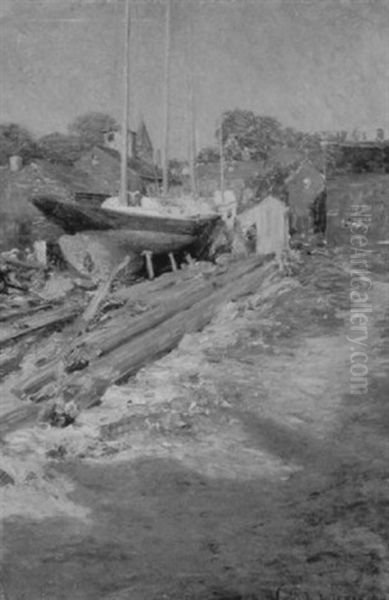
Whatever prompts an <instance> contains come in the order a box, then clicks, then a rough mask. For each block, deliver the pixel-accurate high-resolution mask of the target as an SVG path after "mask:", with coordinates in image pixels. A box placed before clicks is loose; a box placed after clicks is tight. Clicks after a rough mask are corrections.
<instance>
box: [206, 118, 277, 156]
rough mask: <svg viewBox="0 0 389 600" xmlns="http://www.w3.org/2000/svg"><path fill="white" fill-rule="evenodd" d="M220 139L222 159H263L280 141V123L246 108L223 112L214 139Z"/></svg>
mask: <svg viewBox="0 0 389 600" xmlns="http://www.w3.org/2000/svg"><path fill="white" fill-rule="evenodd" d="M220 127H221V134H222V135H221V137H222V141H223V148H224V154H225V158H226V160H242V159H243V156H244V155H248V156H249V158H250V159H253V160H258V159H260V160H266V158H267V157H268V156H269V153H270V151H271V149H272V148H273V147H274V146H276V145H280V144H282V131H283V130H282V126H281V124H280V123H279V121H277V119H275V118H273V117H267V116H260V115H256V114H255V113H254V112H252V111H250V110H241V109H239V108H236V109H235V110H230V111H226V112H224V113H223V114H222V117H221V125H219V127H218V128H217V130H216V138H217V139H220Z"/></svg>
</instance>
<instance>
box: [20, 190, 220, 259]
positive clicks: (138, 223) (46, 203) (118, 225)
mask: <svg viewBox="0 0 389 600" xmlns="http://www.w3.org/2000/svg"><path fill="white" fill-rule="evenodd" d="M31 201H32V203H33V204H34V206H36V207H37V208H38V209H39V210H40V211H41V212H42V213H43V214H44V215H45V216H46V217H47V218H48V219H49V220H50V221H53V222H54V223H56V224H57V225H59V226H60V227H62V229H63V230H64V231H65V232H66V233H68V234H75V233H81V232H84V231H96V230H97V231H110V230H111V231H112V230H114V231H112V233H114V232H115V233H114V235H115V237H116V236H119V237H120V238H122V239H123V241H124V238H125V239H126V243H127V245H128V247H129V248H131V249H132V250H134V251H143V250H151V251H153V252H159V253H163V252H172V251H176V250H179V249H181V248H185V247H188V246H190V245H192V244H193V243H194V242H196V240H197V239H198V238H199V236H201V235H202V234H204V233H205V232H206V230H207V229H209V228H212V226H213V224H214V223H216V221H217V220H218V217H217V216H214V215H211V216H209V217H202V218H192V219H179V218H172V217H163V216H156V215H147V214H134V215H128V214H125V213H119V212H116V211H113V210H106V209H103V208H98V207H96V206H86V205H85V204H77V203H70V202H68V203H66V202H63V201H61V200H57V199H55V198H50V197H46V196H45V197H37V198H33V199H32V200H31Z"/></svg>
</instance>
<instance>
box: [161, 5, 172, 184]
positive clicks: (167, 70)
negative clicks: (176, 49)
mask: <svg viewBox="0 0 389 600" xmlns="http://www.w3.org/2000/svg"><path fill="white" fill-rule="evenodd" d="M170 14H171V0H167V4H166V33H165V80H164V88H165V98H164V102H165V114H164V123H163V152H162V192H163V195H164V196H167V193H168V186H169V181H168V177H169V169H168V161H169V158H168V150H169V100H170Z"/></svg>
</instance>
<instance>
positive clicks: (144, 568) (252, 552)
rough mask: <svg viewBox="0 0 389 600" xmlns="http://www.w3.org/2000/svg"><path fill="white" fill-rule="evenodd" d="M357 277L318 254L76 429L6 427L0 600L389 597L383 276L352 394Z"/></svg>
mask: <svg viewBox="0 0 389 600" xmlns="http://www.w3.org/2000/svg"><path fill="white" fill-rule="evenodd" d="M349 269H350V266H349V263H348V258H347V255H346V254H342V253H339V252H338V253H331V254H330V255H328V256H324V255H320V254H317V255H314V256H307V257H305V258H304V259H303V263H302V264H300V266H299V268H298V269H296V270H295V271H296V273H295V275H294V276H289V277H281V276H279V275H277V276H272V277H271V278H269V280H268V281H267V282H266V285H264V286H263V287H262V288H261V290H259V291H258V293H257V294H256V295H254V296H250V297H247V298H245V299H244V300H241V301H239V302H238V303H235V304H232V303H231V304H229V305H226V306H225V307H224V308H223V309H222V311H221V312H220V314H219V316H218V318H217V319H216V320H214V322H213V323H212V324H211V325H210V326H209V327H207V328H206V329H205V330H204V331H203V332H201V333H199V334H195V335H190V336H187V337H186V338H184V340H183V341H182V343H181V344H180V346H179V348H178V349H176V350H175V351H174V352H172V353H170V354H169V355H167V356H166V357H164V358H162V359H161V360H159V361H158V362H156V363H154V364H153V365H150V366H149V367H147V368H145V369H143V370H142V371H140V372H139V373H138V375H137V376H136V377H135V378H133V379H132V380H130V381H129V382H127V383H126V384H124V385H122V386H112V387H111V388H110V389H109V390H108V391H107V393H106V395H105V397H104V401H103V403H102V404H101V406H100V407H98V408H95V409H92V410H90V411H88V412H85V413H83V414H81V415H80V417H79V419H78V420H77V422H76V423H75V425H73V426H70V427H67V428H65V429H61V430H58V429H46V428H43V427H42V426H41V427H39V426H34V427H29V428H24V429H22V430H18V431H16V432H13V433H11V434H9V435H8V436H7V437H6V438H5V439H4V440H3V441H2V446H1V451H2V454H1V459H2V463H1V465H0V466H1V467H2V468H3V469H4V470H5V471H6V472H7V473H8V474H10V475H11V476H12V478H13V480H14V484H9V485H5V486H4V487H2V488H1V490H0V492H1V495H2V497H1V499H0V500H1V504H0V510H1V511H2V514H3V527H2V536H1V541H2V586H3V592H2V593H3V596H1V593H0V598H5V599H7V600H38V599H39V600H43V599H47V600H157V599H158V600H162V599H165V600H211V599H213V600H239V599H240V600H243V599H245V600H262V599H268V600H270V599H276V598H278V599H280V600H282V599H284V598H285V599H286V598H295V599H297V598H306V599H308V598H315V599H316V598H317V599H319V598H321V599H323V600H324V599H327V598H328V599H330V598H331V599H333V598H339V599H340V598H342V599H343V598H346V597H348V598H350V597H353V598H358V599H359V598H360V599H362V598H363V599H368V598H369V599H370V598H371V599H372V598H376V599H378V598H380V599H381V598H382V599H383V598H389V555H388V540H389V467H388V464H389V462H388V459H389V442H388V439H389V438H388V431H389V409H388V404H387V398H388V397H387V395H386V394H387V393H388V391H389V378H388V369H387V365H388V355H387V345H388V343H389V327H388V323H389V321H388V317H389V282H388V281H386V280H385V279H386V278H385V276H384V275H383V273H382V269H381V272H380V273H378V271H375V270H372V272H371V279H372V281H373V283H374V285H373V288H372V289H371V290H370V292H369V302H370V303H371V305H372V312H371V313H369V322H368V326H367V333H368V336H367V339H365V340H363V343H364V344H366V345H365V346H362V347H363V349H364V352H366V355H367V356H368V363H367V364H368V389H367V392H366V393H364V394H362V395H355V394H352V393H351V388H350V385H351V384H350V354H351V353H352V352H354V351H355V349H356V348H360V347H361V342H358V341H355V340H356V338H357V337H358V334H357V333H356V332H355V330H352V326H351V323H350V296H349V294H350V273H349Z"/></svg>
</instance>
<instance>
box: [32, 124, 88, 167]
mask: <svg viewBox="0 0 389 600" xmlns="http://www.w3.org/2000/svg"><path fill="white" fill-rule="evenodd" d="M38 147H39V151H40V154H41V156H42V158H45V159H47V160H49V161H50V162H54V163H62V164H73V163H75V162H76V161H77V160H78V159H79V158H80V156H81V152H82V149H83V144H82V142H81V138H80V137H79V136H76V135H67V134H65V133H57V132H55V133H50V134H48V135H45V136H44V137H42V138H41V139H40V140H39V141H38Z"/></svg>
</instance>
